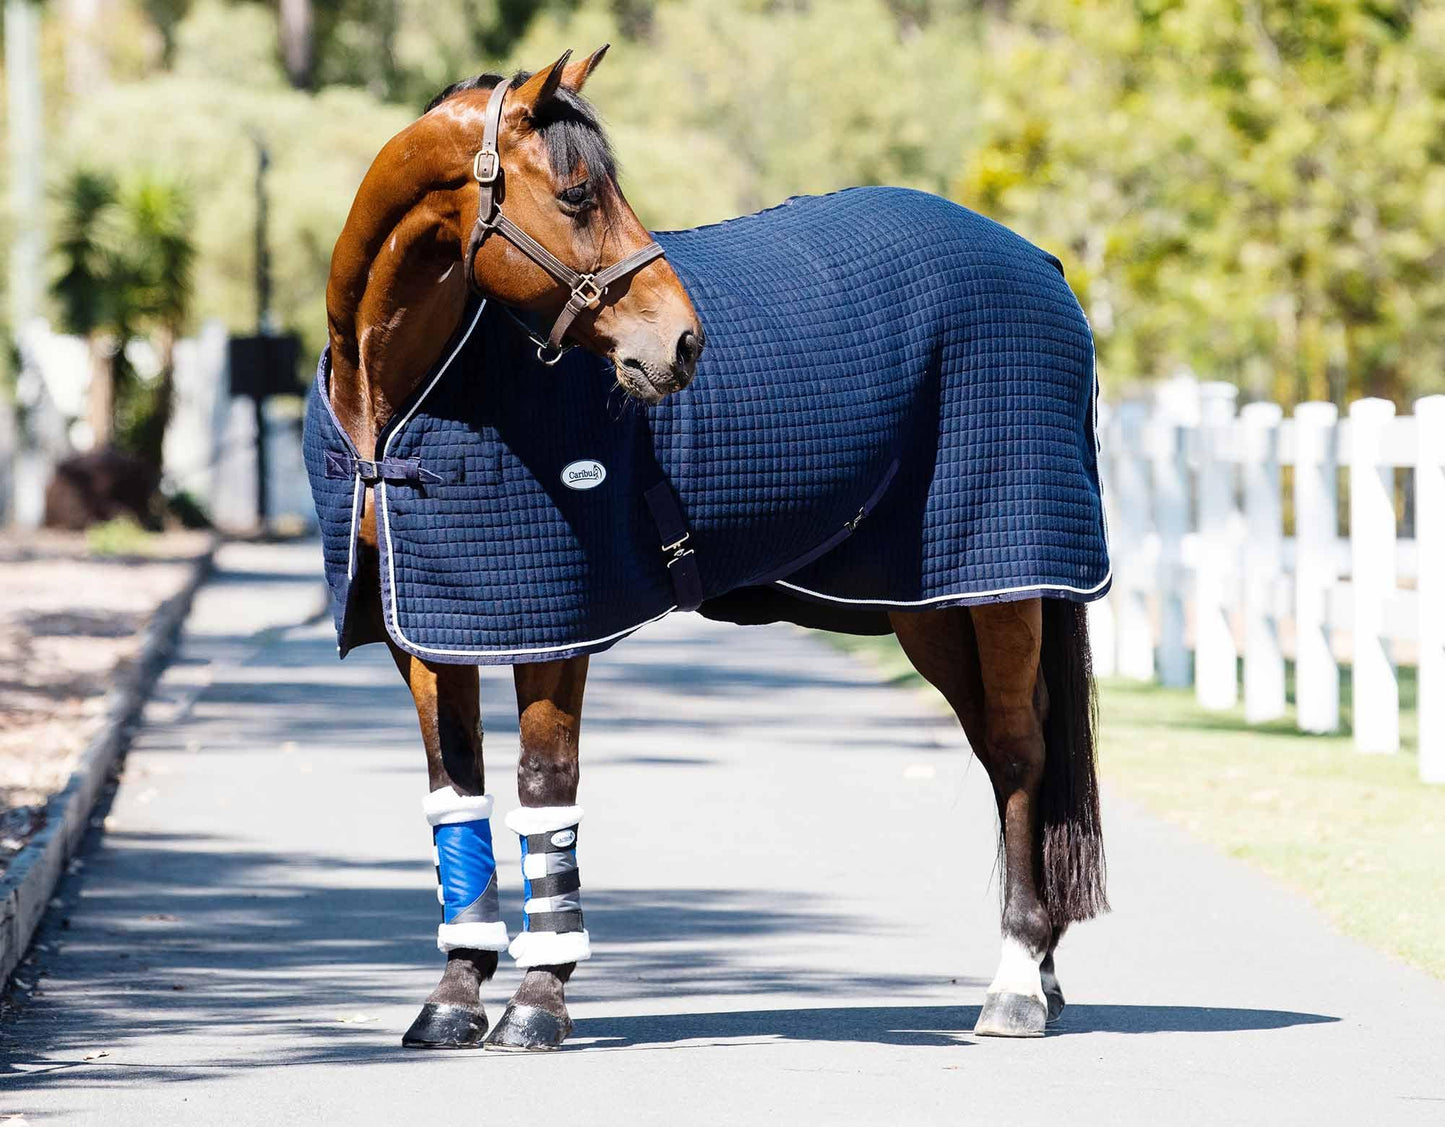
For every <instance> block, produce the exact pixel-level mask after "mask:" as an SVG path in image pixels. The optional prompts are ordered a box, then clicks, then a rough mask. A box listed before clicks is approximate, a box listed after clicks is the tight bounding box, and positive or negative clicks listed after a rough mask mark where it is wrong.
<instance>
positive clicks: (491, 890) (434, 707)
mask: <svg viewBox="0 0 1445 1127" xmlns="http://www.w3.org/2000/svg"><path fill="white" fill-rule="evenodd" d="M391 654H392V658H393V660H394V661H395V662H396V666H397V668H398V669H399V670H400V671H401V675H402V676H403V677H404V678H405V679H406V682H407V686H408V687H409V688H410V689H411V694H412V699H413V700H414V701H415V703H416V710H417V719H418V721H419V722H420V724H421V734H422V743H423V745H424V746H425V748H426V761H427V778H428V782H429V784H430V786H429V792H430V793H429V794H428V796H427V803H426V809H427V813H428V819H429V820H430V821H432V822H433V825H434V826H439V825H440V826H444V827H445V828H444V829H441V830H438V831H436V832H438V840H437V846H438V849H441V848H443V847H444V844H447V847H448V848H449V849H451V850H454V851H458V852H460V853H461V854H466V853H467V852H468V851H469V850H471V851H475V849H476V848H479V847H480V837H481V836H484V837H485V838H486V844H485V852H486V853H487V854H490V827H489V825H488V824H487V818H488V816H489V814H490V805H491V800H490V799H489V798H486V796H485V790H486V785H485V784H486V778H485V774H484V771H483V764H482V725H481V713H480V704H479V701H478V677H477V670H476V667H475V666H461V665H440V664H432V663H429V662H426V661H423V660H421V659H420V658H417V657H413V656H412V655H410V654H408V653H406V652H405V651H403V650H401V649H398V648H397V647H396V646H395V645H392V646H391ZM480 827H485V830H484V832H483V831H482V830H481V828H480ZM463 830H466V832H465V833H461V832H456V831H463ZM443 834H449V835H451V840H450V841H449V843H444V841H443ZM479 835H480V836H479ZM453 856H455V853H454V854H453ZM450 860H451V858H450V857H449V861H450ZM456 864H457V865H458V866H459V867H463V868H465V867H468V866H472V867H474V865H473V862H472V861H469V860H467V858H466V857H462V858H461V859H459V860H458V861H457V862H456ZM440 867H441V861H440V859H439V861H438V869H439V874H438V875H439V876H441V873H440ZM469 875H470V876H471V877H472V878H473V879H474V880H475V879H476V876H477V874H475V873H471V874H469ZM444 879H445V878H444ZM483 882H485V874H483ZM495 897H496V889H495V885H491V886H490V887H488V889H487V894H486V895H484V896H483V897H482V898H481V899H480V900H479V904H480V903H485V904H486V906H487V907H488V908H489V909H490V908H491V907H492V906H493V905H494V904H495ZM476 907H477V905H472V906H471V908H470V909H466V910H464V911H463V912H462V913H460V915H459V916H458V920H459V923H460V926H459V925H458V924H457V923H453V924H450V925H449V924H446V923H444V924H443V926H442V928H441V929H439V931H438V944H437V945H438V947H440V948H442V949H443V950H444V951H445V952H446V956H447V961H446V966H445V968H444V969H443V971H442V977H441V981H440V982H439V983H438V984H437V987H436V989H435V990H433V991H432V992H431V994H430V995H428V996H427V999H426V1002H425V1003H424V1004H423V1005H422V1008H421V1011H420V1013H418V1014H417V1017H416V1020H415V1021H413V1022H412V1024H411V1027H410V1028H409V1029H408V1030H407V1031H406V1034H405V1035H404V1036H403V1038H402V1044H403V1045H405V1046H406V1047H408V1048H417V1049H470V1048H479V1047H480V1046H481V1044H482V1039H483V1037H485V1036H486V1032H487V1016H486V1012H485V1011H484V1010H483V1008H482V1004H481V994H480V991H481V984H482V983H483V982H485V981H487V980H488V979H490V978H491V977H492V975H493V974H494V973H495V972H496V969H497V948H498V947H505V946H506V941H505V939H506V936H505V927H504V926H503V925H502V924H501V923H500V922H499V921H498V922H492V923H487V922H481V921H479V920H473V919H472V918H471V917H473V916H478V915H479V913H478V912H477V911H476V910H475V909H476ZM481 914H484V915H495V912H494V911H491V910H489V911H487V912H485V913H481ZM453 940H457V941H458V942H456V943H453V942H452V941H453ZM465 942H488V943H489V946H490V948H491V949H486V948H482V947H474V946H465V945H462V944H463V943H465Z"/></svg>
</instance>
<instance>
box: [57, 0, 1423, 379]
mask: <svg viewBox="0 0 1445 1127" xmlns="http://www.w3.org/2000/svg"><path fill="white" fill-rule="evenodd" d="M44 19H45V24H44V35H45V38H44V44H45V82H46V94H47V102H46V106H47V115H48V121H47V126H48V128H47V150H46V159H47V162H48V167H47V176H48V180H49V182H50V183H51V184H52V185H53V186H54V191H53V192H52V194H51V200H52V202H51V206H52V208H53V210H54V214H53V216H52V217H51V220H50V229H51V230H52V231H57V232H62V231H63V232H64V233H65V234H64V237H63V238H58V239H57V240H56V242H55V247H54V249H55V251H56V255H57V261H56V262H55V263H54V274H53V277H58V278H60V279H61V282H60V284H59V285H58V286H57V288H56V290H55V298H54V300H55V301H56V302H57V303H58V306H59V308H62V309H63V310H64V311H65V317H66V319H67V321H69V323H70V324H72V325H73V326H74V327H76V328H77V330H81V331H85V332H87V333H93V332H96V331H98V330H97V329H95V328H90V329H84V328H83V326H85V325H86V324H88V323H89V322H87V320H86V318H87V317H91V318H94V317H101V318H102V322H103V323H102V322H96V324H99V325H101V328H103V330H104V331H105V332H106V333H109V334H115V333H117V332H118V331H119V330H120V328H122V326H121V325H120V323H119V322H118V321H116V320H115V318H116V317H118V316H119V313H120V312H121V311H122V310H121V309H120V306H118V305H115V304H114V303H113V300H112V299H111V298H107V299H106V301H107V302H111V303H112V304H110V305H104V303H102V304H103V305H104V308H105V309H107V310H109V311H108V312H104V313H100V312H96V311H95V310H91V311H87V310H86V308H85V307H84V302H83V301H78V300H77V298H76V296H75V290H76V288H77V286H78V285H79V283H80V281H81V280H82V279H83V278H84V277H85V274H84V271H87V270H92V271H93V270H99V269H101V266H100V265H97V263H102V264H103V263H105V262H108V261H109V260H108V259H106V258H105V256H104V255H102V256H101V257H100V258H96V257H94V256H93V255H91V254H90V252H86V254H84V255H78V248H77V247H76V246H72V245H71V242H70V240H71V238H72V236H74V237H76V238H80V237H81V236H82V235H83V234H84V232H82V231H80V230H79V228H78V226H77V223H76V221H77V220H78V219H79V218H80V216H79V214H78V209H77V207H76V194H77V192H79V191H80V190H81V188H82V186H83V185H82V179H81V177H80V173H81V171H82V170H84V172H85V174H87V175H93V176H95V177H99V179H98V180H95V181H94V182H88V183H87V185H85V186H86V190H90V189H92V188H94V187H95V186H96V185H97V184H99V183H110V184H114V185H124V184H132V183H135V182H136V181H135V178H136V177H137V176H141V177H145V176H154V177H159V178H160V179H161V181H164V182H165V183H166V184H169V185H173V186H175V187H173V188H168V189H167V191H168V192H170V195H169V196H168V197H167V199H168V200H169V202H168V203H165V204H163V205H160V206H163V207H165V208H170V207H172V206H174V208H175V209H176V210H175V214H176V215H181V214H185V215H186V219H185V221H184V223H183V224H178V223H177V222H176V221H174V219H167V220H166V224H168V229H169V230H170V232H171V235H170V236H169V237H171V238H172V239H173V240H174V237H175V236H176V235H177V234H179V233H182V232H181V231H180V228H181V227H183V228H184V231H183V233H184V234H185V235H186V236H187V242H188V245H189V247H190V248H192V249H193V251H194V266H193V267H192V268H190V269H189V273H190V275H191V278H192V285H190V286H187V287H186V289H187V295H188V300H183V301H179V302H173V303H172V304H171V305H170V307H169V312H168V313H167V314H166V315H165V316H164V317H162V316H161V315H160V314H159V313H147V314H146V318H145V319H143V320H145V327H144V329H143V331H144V332H145V333H146V334H153V333H161V334H162V337H163V336H164V334H167V333H168V334H170V335H172V336H173V335H174V334H175V333H177V332H180V331H184V329H185V328H186V326H187V325H189V324H191V323H193V319H194V318H197V317H204V316H220V317H223V318H225V319H226V320H227V321H228V322H229V323H230V324H231V325H232V326H233V327H234V328H236V329H238V330H240V329H243V328H249V327H250V326H251V325H253V324H254V322H255V320H256V310H255V308H254V297H253V290H252V283H251V279H252V276H253V265H252V263H253V255H254V246H253V242H252V231H251V223H252V215H253V210H254V203H253V199H252V192H251V185H252V180H253V176H254V161H255V148H254V143H253V140H252V138H253V135H257V134H259V135H260V136H262V137H264V139H265V141H266V144H267V146H268V147H269V150H270V152H271V154H272V157H273V162H274V163H273V169H272V176H271V199H272V232H273V234H272V254H273V259H274V266H275V287H276V296H275V307H276V310H277V312H278V314H279V315H280V317H281V320H282V322H283V325H282V326H281V327H285V328H291V329H294V330H296V331H298V332H300V333H301V334H302V335H303V337H304V339H305V341H306V344H307V346H308V349H311V350H315V349H318V348H320V346H321V345H322V343H323V342H324V336H323V332H324V325H325V318H324V316H323V306H322V302H323V290H324V284H325V276H326V270H327V264H328V260H329V257H330V252H331V246H332V243H333V241H334V239H335V236H336V233H337V231H338V230H339V228H340V225H341V222H342V220H343V219H344V217H345V213H346V210H347V208H348V207H349V205H350V202H351V198H352V195H353V193H354V191H355V188H356V185H357V184H358V182H359V181H360V179H361V177H362V174H363V173H364V172H365V170H366V167H367V165H368V164H369V162H370V160H371V158H372V156H373V155H374V154H375V152H376V150H377V149H378V148H379V147H380V145H381V144H382V142H383V141H385V139H386V138H387V137H389V136H391V135H392V134H393V133H395V132H396V131H397V130H399V129H400V128H402V126H404V125H405V124H406V123H407V122H408V121H409V120H410V119H411V118H412V117H413V116H414V115H415V114H416V113H417V112H418V110H419V109H420V107H421V106H422V105H423V104H424V102H425V100H426V99H427V98H428V97H429V96H430V95H431V94H432V93H434V92H435V91H436V90H437V89H438V88H440V87H441V86H443V85H445V84H446V83H447V82H450V81H452V80H453V79H455V78H458V77H460V76H462V75H465V74H470V73H475V72H476V71H478V70H482V69H493V70H510V69H512V68H514V67H517V66H522V65H525V66H528V67H536V66H540V65H542V64H544V63H546V62H548V61H550V60H551V59H552V58H554V57H556V55H557V54H558V53H559V52H560V51H561V50H562V49H563V48H565V47H568V46H572V47H575V48H577V49H579V50H587V49H591V48H592V47H594V46H596V45H597V44H599V43H602V42H604V41H610V42H612V43H613V45H614V46H613V51H612V54H611V55H610V56H609V58H608V60H607V65H606V66H604V67H602V68H601V70H599V72H598V74H597V75H596V76H595V78H594V79H593V82H592V84H591V85H590V86H589V93H590V94H591V95H592V97H593V98H594V100H595V101H596V102H597V103H598V104H599V106H600V107H601V108H602V111H603V114H604V116H605V118H606V119H607V121H608V122H609V125H610V127H611V130H612V133H613V137H614V141H615V143H616V146H617V149H618V152H619V154H620V156H621V159H622V163H623V177H624V179H623V183H624V187H625V188H626V190H627V192H628V194H629V197H630V198H631V199H632V201H633V203H634V205H635V206H636V207H637V209H638V211H639V213H640V214H641V215H642V217H643V219H644V220H645V221H646V222H648V223H650V224H652V225H653V226H656V227H670V226H684V225H692V224H696V223H703V222H710V221H715V220H718V219H722V218H725V217H727V216H729V215H734V214H738V213H740V212H745V211H749V210H753V209H756V208H759V207H765V206H768V205H770V204H773V203H776V202H778V201H779V200H781V199H783V198H785V197H786V196H788V195H792V194H795V193H800V192H822V191H828V190H831V189H834V188H839V187H843V186H846V185H850V184H860V183H880V182H881V183H894V184H905V185H911V186H914V187H918V188H923V189H926V190H928V191H933V192H939V193H942V194H945V195H948V196H950V197H951V198H953V199H955V200H958V201H959V202H961V203H964V204H967V205H968V206H970V207H974V208H976V209H978V210H980V211H982V212H984V213H986V214H988V215H991V216H993V217H995V218H997V219H999V220H1000V221H1001V222H1004V223H1006V224H1008V225H1010V226H1012V227H1014V228H1015V229H1017V230H1019V231H1020V232H1021V233H1023V234H1024V235H1026V236H1027V237H1028V238H1030V239H1032V240H1034V241H1035V242H1037V243H1039V244H1040V245H1042V246H1044V247H1046V248H1047V249H1049V250H1051V251H1052V252H1054V253H1055V254H1057V255H1059V257H1060V258H1061V259H1063V261H1064V263H1065V266H1066V268H1067V270H1068V274H1069V278H1070V281H1071V282H1072V283H1073V285H1074V287H1075V290H1076V291H1077V292H1078V293H1079V296H1080V299H1081V301H1082V302H1083V304H1084V307H1085V310H1086V311H1087V312H1088V314H1089V316H1090V318H1091V320H1092V322H1093V324H1094V327H1095V330H1096V333H1097V335H1098V339H1099V349H1100V370H1101V373H1102V375H1103V377H1104V379H1105V381H1106V384H1116V385H1117V384H1119V383H1121V382H1123V381H1132V380H1135V379H1141V378H1149V377H1152V376H1156V375H1161V374H1168V373H1170V372H1172V371H1173V370H1175V369H1176V368H1177V367H1179V366H1180V365H1189V366H1191V367H1193V368H1194V369H1195V370H1196V371H1198V372H1199V373H1200V374H1202V375H1206V376H1208V377H1211V378H1223V379H1229V380H1233V381H1235V382H1237V383H1239V384H1240V385H1241V386H1242V387H1244V388H1245V389H1246V391H1247V392H1248V393H1249V394H1251V395H1254V396H1261V397H1269V398H1275V399H1278V400H1279V401H1281V402H1283V403H1285V404H1287V405H1288V404H1290V403H1293V402H1295V401H1297V400H1300V399H1304V398H1332V399H1334V400H1336V401H1339V402H1343V401H1344V400H1345V399H1347V398H1349V397H1353V396H1357V395H1360V394H1366V393H1369V394H1380V395H1385V396H1388V397H1391V398H1394V399H1396V400H1397V401H1398V402H1401V403H1403V402H1404V401H1407V400H1408V399H1410V398H1412V397H1413V396H1416V395H1419V394H1423V393H1426V392H1428V391H1437V390H1441V389H1442V388H1445V375H1442V373H1445V0H1418V2H1404V0H1401V2H1395V0H1284V2H1276V0H1091V2H1089V3H1078V2H1076V0H1012V2H1002V0H974V2H963V0H828V2H826V3H825V2H823V0H811V2H809V0H539V2H526V0H335V2H332V3H325V4H314V3H311V2H310V0H274V2H271V3H261V2H250V0H246V2H223V0H56V2H54V3H51V4H49V5H47V6H46V8H45V16H44ZM130 190H131V191H140V189H130ZM115 191H116V192H117V194H118V195H117V199H116V201H115V202H114V203H108V204H107V205H106V207H105V208H103V209H102V211H105V210H107V209H110V210H111V211H113V212H114V213H115V215H121V214H129V215H130V216H131V218H130V219H129V220H127V222H130V223H132V224H133V225H134V224H138V223H140V215H139V213H137V212H135V211H134V208H135V207H136V206H140V201H139V199H138V198H137V199H133V200H132V202H131V204H130V205H126V204H124V203H123V202H122V201H121V200H120V198H119V196H120V195H121V194H123V193H122V192H121V189H120V188H119V187H116V188H115ZM187 197H188V198H189V200H190V201H191V208H190V211H189V212H186V211H185V209H184V208H183V207H182V200H183V199H185V198H187ZM159 200H160V197H159V196H157V195H155V194H154V193H153V194H152V196H151V203H152V204H157V201H159ZM152 218H153V219H157V220H158V219H159V218H160V217H159V216H158V215H157V214H156V213H152ZM106 222H110V220H106ZM140 229H141V228H140V227H139V226H136V227H135V230H136V231H139V230H140ZM102 234H103V232H99V231H97V232H95V233H93V237H95V238H100V237H101V235H102ZM85 237H87V238H89V237H92V236H91V235H86V236H85ZM147 238H150V239H151V241H152V244H153V245H154V246H159V245H160V243H159V242H156V239H158V238H159V236H158V235H154V234H153V235H151V236H147ZM167 245H169V246H170V247H171V251H172V252H174V251H176V250H177V249H179V243H177V242H174V241H172V242H171V243H169V244H167ZM159 253H161V252H159V251H148V252H146V254H145V255H143V256H142V257H146V256H151V257H152V258H153V256H154V254H159ZM182 257H186V256H182ZM175 261H177V262H178V261H179V259H176V260H175ZM111 265H114V264H113V263H111ZM106 268H107V269H109V266H107V267H106ZM147 269H150V268H149V267H148V268H147ZM76 271H81V273H77V272H76ZM97 300H98V299H97ZM147 300H150V299H147ZM148 308H153V307H148ZM136 316H137V317H138V316H139V315H138V314H137V315H136ZM104 318H110V320H104ZM162 325H164V328H163V329H162Z"/></svg>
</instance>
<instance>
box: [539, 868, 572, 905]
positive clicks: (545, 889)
mask: <svg viewBox="0 0 1445 1127" xmlns="http://www.w3.org/2000/svg"><path fill="white" fill-rule="evenodd" d="M527 883H528V884H529V885H530V886H531V889H532V895H533V896H534V897H537V898H540V897H543V896H561V895H562V894H563V893H567V892H576V891H577V890H578V889H579V888H581V887H582V870H581V869H569V870H568V871H567V872H565V873H554V874H553V875H552V876H547V877H533V878H532V879H531V880H530V881H528V882H527Z"/></svg>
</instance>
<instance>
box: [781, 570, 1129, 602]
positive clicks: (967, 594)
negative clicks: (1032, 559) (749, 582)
mask: <svg viewBox="0 0 1445 1127" xmlns="http://www.w3.org/2000/svg"><path fill="white" fill-rule="evenodd" d="M1113 578H1114V569H1113V568H1110V569H1109V571H1108V573H1107V574H1106V575H1105V576H1104V578H1103V579H1101V580H1099V582H1098V583H1096V584H1094V586H1092V587H1070V586H1069V585H1068V584H1067V583H1030V584H1028V585H1027V586H1024V587H999V588H997V589H996V590H993V591H955V592H953V593H952V594H950V595H934V596H933V597H932V598H930V599H913V600H906V599H845V598H843V597H842V596H841V595H825V594H824V593H823V592H822V591H813V590H810V589H808V588H807V587H800V586H799V585H798V584H796V583H789V582H787V581H786V580H782V579H775V580H773V585H774V586H775V587H786V588H788V590H790V591H797V592H799V593H801V594H804V595H811V596H812V597H813V598H815V599H823V600H825V601H827V602H830V603H848V604H850V605H854V606H872V607H924V606H928V605H930V604H932V603H942V602H947V601H948V600H949V599H991V598H995V597H997V596H999V595H1014V594H1019V593H1021V592H1024V591H1068V592H1070V593H1071V594H1074V595H1092V594H1093V593H1094V592H1095V591H1100V590H1102V589H1103V588H1104V587H1106V586H1108V584H1109V581H1110V580H1111V579H1113Z"/></svg>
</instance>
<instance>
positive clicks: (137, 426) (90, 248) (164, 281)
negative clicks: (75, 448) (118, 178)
mask: <svg viewBox="0 0 1445 1127" xmlns="http://www.w3.org/2000/svg"><path fill="white" fill-rule="evenodd" d="M62 210H63V214H64V218H63V220H62V223H61V237H60V240H59V242H58V244H57V250H58V252H59V255H60V258H61V261H62V263H63V269H62V271H61V274H60V276H59V277H58V278H57V279H56V281H55V284H54V286H53V287H52V291H53V293H54V294H55V296H56V298H57V299H58V301H59V303H60V309H61V320H62V322H63V324H64V327H65V329H66V331H67V332H71V333H75V334H76V335H78V336H83V337H85V338H86V339H87V340H88V341H89V342H90V349H91V358H92V369H91V393H90V410H89V415H90V420H89V421H90V425H91V428H92V432H93V434H94V439H95V445H96V446H97V447H100V446H105V445H109V444H111V443H112V442H114V441H115V440H116V438H117V428H116V423H117V419H118V417H123V418H124V420H125V422H126V423H127V424H128V425H126V426H125V427H124V428H123V433H122V434H121V435H119V437H120V438H121V439H122V441H123V444H124V445H125V446H127V447H129V448H130V451H131V453H134V454H136V455H138V456H140V457H142V458H144V459H145V460H146V461H147V462H149V463H150V464H151V465H153V466H155V467H157V468H159V466H160V462H161V444H162V441H163V440H164V438H165V430H166V426H167V425H168V424H169V422H170V417H171V407H172V394H173V387H174V370H175V365H174V352H175V342H176V339H177V337H179V336H180V333H181V330H182V329H183V327H184V325H185V321H186V318H187V316H188V315H189V311H190V299H191V280H192V268H193V265H194V262H195V244H194V242H193V241H192V239H191V235H190V227H191V205H190V198H189V195H188V193H187V192H186V191H185V190H184V189H183V188H182V187H181V186H180V185H179V184H178V183H176V182H174V181H172V180H169V179H167V178H165V177H162V176H157V175H143V176H137V177H135V178H133V179H131V180H129V181H127V182H126V184H125V185H124V186H123V187H121V186H118V185H117V184H116V182H115V180H114V179H113V178H111V177H109V176H107V175H104V174H101V173H97V172H93V171H89V170H84V169H82V170H80V171H77V172H76V173H74V174H73V175H72V177H71V178H70V180H69V181H68V182H67V183H66V185H65V187H64V189H63V191H62ZM146 330H151V331H153V332H154V333H155V337H156V345H157V352H158V353H159V355H160V359H161V370H160V375H159V378H158V379H157V381H156V384H155V386H154V389H153V390H150V391H147V389H143V388H141V387H140V386H139V383H138V381H137V380H136V379H135V377H134V373H133V372H132V371H131V369H130V365H129V363H128V362H127V361H126V359H125V344H126V342H127V341H129V340H130V339H132V338H133V337H135V336H137V335H139V334H140V333H141V332H143V331H146ZM142 396H147V398H148V401H145V402H141V401H139V400H140V399H141V397H142Z"/></svg>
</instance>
